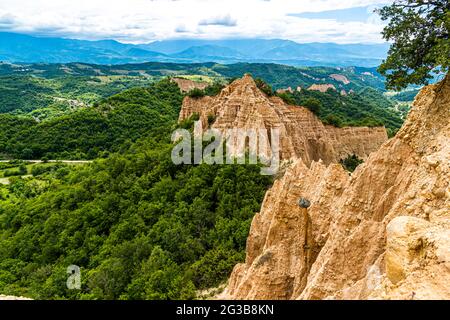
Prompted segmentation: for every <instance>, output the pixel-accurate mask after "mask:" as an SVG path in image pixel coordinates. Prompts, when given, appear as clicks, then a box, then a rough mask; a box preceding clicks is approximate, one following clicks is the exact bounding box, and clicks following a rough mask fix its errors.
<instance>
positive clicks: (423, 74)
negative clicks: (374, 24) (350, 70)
mask: <svg viewBox="0 0 450 320" xmlns="http://www.w3.org/2000/svg"><path fill="white" fill-rule="evenodd" d="M379 13H380V15H381V18H382V19H383V20H387V21H388V25H387V26H386V27H385V28H384V30H383V37H384V38H385V39H386V40H388V41H392V45H391V48H390V50H389V54H388V57H387V59H386V60H385V61H384V62H383V64H382V65H381V66H380V68H379V71H380V72H381V73H382V74H383V75H385V76H386V77H387V87H388V88H391V89H397V90H399V89H402V88H405V87H406V86H407V85H409V84H416V85H420V84H427V82H428V80H430V79H431V78H432V73H433V72H448V71H449V68H450V3H449V1H448V0H395V1H394V3H393V4H391V5H389V6H385V7H383V8H382V9H380V10H379Z"/></svg>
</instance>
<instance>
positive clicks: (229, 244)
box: [0, 66, 401, 299]
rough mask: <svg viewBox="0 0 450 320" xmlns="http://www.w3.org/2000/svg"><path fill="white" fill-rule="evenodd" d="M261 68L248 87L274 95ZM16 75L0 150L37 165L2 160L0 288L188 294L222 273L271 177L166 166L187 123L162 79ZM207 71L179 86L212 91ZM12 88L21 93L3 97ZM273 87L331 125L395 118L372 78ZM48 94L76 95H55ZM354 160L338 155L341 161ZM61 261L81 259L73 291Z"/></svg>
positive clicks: (103, 294)
mask: <svg viewBox="0 0 450 320" xmlns="http://www.w3.org/2000/svg"><path fill="white" fill-rule="evenodd" d="M216 67H217V66H216ZM182 71H186V70H182ZM180 72H181V71H180ZM302 72H303V71H302ZM316 72H319V71H318V70H316ZM271 73H272V69H269V70H265V69H263V70H262V71H260V72H259V73H258V74H263V76H264V75H265V76H266V78H264V77H262V78H261V79H260V80H257V83H258V86H259V87H260V88H261V89H262V90H264V92H266V93H267V94H270V95H274V94H276V93H275V91H274V89H272V88H276V86H277V85H276V82H275V84H274V83H273V82H270V81H267V78H268V79H271V78H270V77H267V75H268V74H271ZM14 77H15V76H14ZM14 77H12V76H10V75H5V76H4V77H3V78H2V77H0V78H1V79H0V80H1V81H0V83H3V86H4V87H3V88H2V89H1V90H2V92H5V93H6V94H5V95H3V96H2V99H3V101H2V103H1V104H0V106H1V107H2V108H3V109H1V112H0V155H1V156H2V157H3V158H4V159H25V160H32V159H42V160H43V162H42V163H28V162H21V161H18V160H14V161H10V162H1V163H0V292H1V293H2V294H10V295H16V296H27V297H31V298H36V299H64V298H68V299H195V298H198V292H199V291H200V290H205V289H209V288H214V287H217V286H219V285H221V284H223V283H224V281H226V279H227V277H228V276H229V274H230V272H231V270H232V268H233V267H234V266H235V265H236V264H237V263H239V262H242V261H243V260H244V258H245V243H246V239H247V235H248V231H249V228H250V223H251V220H252V218H253V216H254V214H255V212H258V211H259V210H260V206H261V203H262V200H263V197H264V194H265V192H266V191H267V189H268V188H269V187H270V186H271V184H272V183H273V180H272V178H270V177H267V176H262V175H260V168H259V166H258V165H231V166H230V165H222V166H221V165H215V166H208V165H205V164H202V165H196V166H185V165H182V166H175V165H174V164H173V163H172V161H171V158H170V156H171V149H172V146H173V145H172V144H171V141H170V135H171V133H172V132H173V130H174V129H176V128H177V127H179V126H182V127H183V128H191V130H192V121H186V122H184V123H181V124H177V119H178V114H179V111H180V107H181V103H182V99H183V97H184V94H182V93H181V92H180V90H179V88H178V86H177V85H176V84H175V83H174V82H172V81H171V80H170V79H169V78H167V77H160V78H152V79H149V78H146V80H145V82H141V81H144V80H143V79H144V78H142V79H141V78H139V79H135V80H133V79H130V78H121V79H116V80H114V81H116V82H114V81H112V80H111V79H108V80H105V79H103V80H101V79H102V78H96V77H94V78H92V77H91V76H88V77H87V78H86V76H81V77H80V78H77V77H67V78H64V77H63V78H49V79H47V78H36V77H35V76H33V77H31V78H29V77H18V79H16V80H17V81H18V82H17V83H15V84H14V81H13V78H14ZM88 79H90V80H88ZM93 79H97V80H95V81H93ZM217 79H219V80H221V81H216V82H213V83H212V85H211V86H209V87H208V88H206V89H205V90H196V91H192V92H189V93H187V94H189V95H191V96H194V97H200V96H203V95H215V94H218V93H219V92H220V90H221V88H222V87H223V83H224V82H225V81H227V80H228V81H230V79H228V78H223V77H219V78H217ZM78 81H79V82H78ZM98 81H100V82H98ZM102 81H103V82H102ZM104 81H106V82H104ZM135 81H136V82H135ZM64 83H66V86H67V90H66V89H64V88H65V85H64ZM8 86H9V88H15V89H11V90H9V91H8V89H7V87H8ZM17 90H24V91H25V93H26V94H25V95H24V96H23V97H22V96H21V97H20V98H19V99H16V100H15V101H16V102H15V104H14V103H11V102H12V101H14V99H15V97H14V96H15V95H16V94H17ZM279 95H280V96H281V97H282V98H283V99H285V101H287V102H288V103H292V104H297V105H304V106H306V107H308V108H310V109H311V110H312V111H313V112H314V113H316V114H317V115H318V116H319V117H320V118H321V119H322V121H324V122H325V123H329V124H331V125H336V126H346V125H369V126H375V125H386V127H387V128H388V129H389V130H390V131H391V133H392V134H393V133H394V132H395V130H397V129H398V128H399V127H400V125H401V119H400V117H399V116H398V115H397V114H395V113H394V111H392V110H393V102H392V101H391V100H388V99H387V98H385V97H384V96H383V95H382V94H381V93H380V92H379V91H378V90H377V89H375V88H371V87H366V88H359V90H358V91H357V92H355V93H354V94H349V95H347V96H342V95H340V94H339V93H338V92H336V91H333V90H329V91H328V92H326V93H321V92H317V91H307V90H301V91H300V92H294V93H293V94H285V95H283V94H279ZM55 96H58V97H64V99H68V100H70V99H77V101H81V102H82V104H81V105H76V106H73V105H70V102H67V101H63V100H61V101H60V102H61V105H55V99H54V97H55ZM369 101H370V102H369ZM67 103H69V104H67ZM39 116H40V117H39ZM49 159H52V161H54V160H55V159H60V160H65V159H66V160H67V159H77V160H83V159H89V160H93V161H92V162H91V163H89V164H77V165H73V164H72V165H69V164H65V163H62V162H48V160H49ZM359 163H360V160H359V159H353V158H349V159H346V160H343V162H342V164H343V165H344V166H345V168H347V169H348V170H349V171H352V170H354V168H355V167H356V166H357V165H358V164H359ZM69 265H77V266H80V268H81V274H82V288H81V290H69V289H67V287H66V279H67V267H68V266H69Z"/></svg>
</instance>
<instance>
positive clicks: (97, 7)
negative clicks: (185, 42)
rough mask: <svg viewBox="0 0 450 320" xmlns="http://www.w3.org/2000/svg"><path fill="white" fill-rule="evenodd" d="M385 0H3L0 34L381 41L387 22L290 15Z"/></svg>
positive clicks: (135, 39) (131, 38) (125, 38)
mask: <svg viewBox="0 0 450 320" xmlns="http://www.w3.org/2000/svg"><path fill="white" fill-rule="evenodd" d="M383 2H384V3H386V2H391V1H387V0H345V1H341V0H226V1H224V0H128V1H123V0H81V1H73V0H33V1H29V0H2V1H1V2H0V17H5V18H4V19H3V20H5V21H7V22H8V23H3V24H1V23H0V30H9V31H14V32H24V33H35V34H40V35H55V36H65V37H72V38H80V39H104V38H112V39H117V40H120V41H125V42H149V41H152V40H159V39H167V38H180V37H184V38H205V39H206V38H207V39H216V38H238V37H260V38H261V37H262V38H283V39H290V40H294V41H299V42H310V41H319V42H325V41H332V42H339V43H351V42H381V41H382V40H381V37H380V34H379V33H380V31H381V29H382V24H381V21H380V20H379V19H377V18H376V17H371V19H368V20H367V21H365V22H352V21H348V22H338V21H336V20H333V19H327V20H322V19H301V18H298V17H294V16H289V14H292V13H302V12H311V11H313V12H320V11H327V10H336V9H346V8H353V7H360V6H371V5H375V4H379V3H383Z"/></svg>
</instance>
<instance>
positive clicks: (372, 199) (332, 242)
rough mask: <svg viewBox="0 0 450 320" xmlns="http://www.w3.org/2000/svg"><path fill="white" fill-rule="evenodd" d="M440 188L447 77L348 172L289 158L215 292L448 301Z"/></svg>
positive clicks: (448, 236) (448, 219)
mask: <svg viewBox="0 0 450 320" xmlns="http://www.w3.org/2000/svg"><path fill="white" fill-rule="evenodd" d="M212 105H214V104H212ZM449 185H450V77H449V76H447V77H446V78H445V80H443V81H442V82H441V83H439V84H436V85H431V86H428V87H425V88H424V89H423V90H422V91H421V92H420V94H419V95H418V96H417V97H416V100H415V102H414V105H413V108H412V111H411V113H410V114H409V116H408V119H407V121H406V122H405V124H404V125H403V127H402V129H401V130H400V131H399V133H398V134H397V135H396V137H394V138H393V139H391V140H389V141H387V142H386V143H384V144H383V146H382V147H381V148H380V149H379V150H378V151H376V152H374V153H372V154H371V155H370V156H369V157H368V159H367V161H366V162H365V163H364V164H362V165H361V166H359V167H358V168H357V170H356V171H355V172H354V174H353V175H352V176H349V175H348V174H347V173H346V172H345V171H344V170H343V168H342V167H341V166H340V165H337V164H331V165H326V163H325V161H318V162H316V161H312V162H311V164H310V166H309V167H308V166H307V165H305V161H303V160H302V159H297V160H296V161H295V162H294V163H293V164H292V165H291V166H290V167H289V168H288V169H287V171H286V172H285V174H284V176H283V177H282V178H280V179H278V180H277V181H275V183H274V185H273V187H272V188H271V189H270V190H269V191H268V192H267V194H266V197H265V200H264V202H263V205H262V208H261V212H260V213H258V214H256V215H255V217H254V219H253V222H252V226H251V230H250V234H249V237H248V240H247V256H246V260H245V263H242V264H239V265H237V266H236V267H235V268H234V270H233V273H232V275H231V277H230V279H229V283H228V287H227V289H226V290H225V292H224V294H223V296H222V298H230V299H450V288H449V286H448V284H449V283H450V188H449ZM300 198H305V199H308V200H309V201H310V203H311V206H310V207H309V208H302V207H300V206H299V205H298V201H299V199H300Z"/></svg>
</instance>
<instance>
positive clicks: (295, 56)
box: [0, 32, 389, 67]
mask: <svg viewBox="0 0 450 320" xmlns="http://www.w3.org/2000/svg"><path fill="white" fill-rule="evenodd" d="M388 48H389V45H388V44H344V45H341V44H335V43H297V42H293V41H289V40H280V39H271V40H266V39H237V40H164V41H155V42H152V43H148V44H139V45H133V44H124V43H120V42H118V41H114V40H100V41H86V40H74V39H63V38H44V37H34V36H29V35H23V34H16V33H6V32H0V61H7V62H25V63H70V62H82V63H95V64H123V63H142V62H149V61H151V62H174V63H195V62H198V63H203V62H217V63H225V64H227V63H236V62H251V63H254V62H258V63H280V64H287V65H294V66H361V67H375V66H378V65H379V64H380V63H381V61H382V60H383V59H384V58H385V57H386V54H387V50H388Z"/></svg>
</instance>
